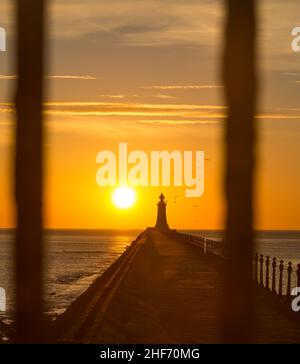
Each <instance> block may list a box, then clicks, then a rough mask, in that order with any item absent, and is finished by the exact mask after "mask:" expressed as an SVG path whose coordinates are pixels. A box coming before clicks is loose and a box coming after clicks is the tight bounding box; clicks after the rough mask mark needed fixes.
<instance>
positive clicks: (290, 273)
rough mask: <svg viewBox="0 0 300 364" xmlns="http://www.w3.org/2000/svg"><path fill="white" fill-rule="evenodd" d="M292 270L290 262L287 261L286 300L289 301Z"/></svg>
mask: <svg viewBox="0 0 300 364" xmlns="http://www.w3.org/2000/svg"><path fill="white" fill-rule="evenodd" d="M292 271H293V268H292V263H291V262H289V266H288V269H287V272H288V278H287V289H286V299H287V301H289V300H290V298H291V276H292Z"/></svg>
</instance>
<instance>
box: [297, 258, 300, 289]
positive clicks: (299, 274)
mask: <svg viewBox="0 0 300 364" xmlns="http://www.w3.org/2000/svg"><path fill="white" fill-rule="evenodd" d="M297 267H298V269H297V287H300V263H299V264H298V265H297Z"/></svg>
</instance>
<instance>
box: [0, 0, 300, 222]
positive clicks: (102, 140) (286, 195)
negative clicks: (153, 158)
mask: <svg viewBox="0 0 300 364" xmlns="http://www.w3.org/2000/svg"><path fill="white" fill-rule="evenodd" d="M166 3H167V4H166ZM261 4H262V5H261V6H260V8H259V15H260V28H259V30H260V32H259V34H260V37H259V49H260V53H259V55H260V58H259V59H260V75H261V91H260V100H259V110H258V113H257V114H258V126H259V132H260V133H259V143H258V147H259V148H258V154H259V157H260V159H259V165H258V173H257V184H256V190H257V198H256V206H257V208H256V227H257V228H259V229H300V222H299V218H298V216H299V206H300V193H299V185H300V172H299V168H298V165H299V162H298V156H299V155H300V146H299V140H300V139H299V137H300V106H299V105H300V100H299V88H300V84H299V82H298V81H299V80H300V63H299V61H300V53H293V52H292V51H291V48H290V43H291V38H290V31H291V29H292V28H293V27H294V26H296V25H297V16H296V15H295V14H299V10H300V5H299V2H298V1H297V0H289V1H286V2H285V4H284V5H283V4H282V2H279V1H277V0H264V1H262V2H261ZM0 14H1V15H0V26H5V27H6V29H7V33H8V52H7V53H5V54H4V53H2V54H0V126H1V134H0V149H1V153H0V199H1V205H0V226H1V227H10V226H13V225H14V218H13V206H14V205H13V197H12V192H13V190H12V178H11V174H12V173H11V163H10V162H11V161H12V143H13V119H14V113H13V109H12V105H11V104H10V102H11V95H12V89H13V84H14V78H15V76H14V75H15V72H14V70H13V68H12V64H13V63H12V59H13V49H12V44H13V42H12V40H13V24H12V21H11V19H12V17H11V9H10V4H9V2H8V1H7V0H6V1H5V0H4V1H3V2H1V5H0ZM50 14H51V19H50V20H51V22H50V25H51V34H50V35H51V37H50V38H51V42H50V47H49V49H48V54H49V57H48V58H49V61H48V71H47V75H48V77H47V79H46V81H47V85H48V87H47V103H46V104H45V118H46V127H47V138H46V141H45V151H46V164H45V225H46V226H47V227H52V228H120V227H122V228H128V227H129V228H135V227H138V228H144V227H145V226H149V225H153V224H154V223H155V217H156V202H157V199H158V195H159V194H160V192H161V191H163V192H164V193H165V195H166V197H167V200H168V219H169V224H170V225H171V227H174V228H194V229H197V228H199V229H216V228H222V226H223V220H224V204H223V200H222V192H223V191H222V164H223V144H222V133H223V125H222V124H223V118H224V115H225V114H226V109H225V108H224V106H223V94H222V93H223V89H222V87H221V83H220V81H219V77H218V76H219V74H220V71H219V68H220V58H219V56H220V53H221V50H222V36H223V34H222V21H223V8H222V7H221V6H220V2H218V1H210V2H207V1H203V2H201V1H193V0H185V1H176V2H175V1H173V2H172V3H171V2H169V1H159V0H148V1H145V2H141V1H134V0H122V1H120V0H113V1H110V2H105V1H94V0H87V1H82V2H80V1H72V0H69V1H65V0H55V1H53V2H52V5H51V7H50ZM75 25H76V26H75ZM298 26H299V24H298ZM119 142H127V143H128V148H129V149H130V150H144V151H145V152H150V151H151V150H169V151H172V150H181V151H184V150H193V151H196V150H203V151H205V158H206V160H205V192H204V195H203V196H202V197H201V198H186V197H185V196H184V188H176V189H175V188H174V187H172V188H165V187H163V188H153V187H144V188H138V189H137V203H136V204H135V206H134V207H132V208H131V209H128V210H120V209H117V208H116V207H114V206H113V204H112V201H111V194H112V189H111V188H100V187H99V186H98V185H97V184H96V172H97V169H98V166H97V164H96V155H97V153H98V152H99V151H101V150H106V149H108V150H113V151H117V148H118V143H119Z"/></svg>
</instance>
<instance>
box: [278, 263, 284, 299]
mask: <svg viewBox="0 0 300 364" xmlns="http://www.w3.org/2000/svg"><path fill="white" fill-rule="evenodd" d="M283 270H284V265H283V260H281V261H280V264H279V286H278V295H279V297H282V281H283Z"/></svg>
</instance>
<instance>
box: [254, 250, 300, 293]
mask: <svg viewBox="0 0 300 364" xmlns="http://www.w3.org/2000/svg"><path fill="white" fill-rule="evenodd" d="M254 281H255V282H256V283H257V284H258V285H259V286H260V287H262V288H264V289H265V290H266V291H268V292H270V293H272V294H274V295H277V296H279V297H285V298H286V300H290V298H291V295H292V289H293V288H295V287H300V263H299V264H297V268H296V267H295V268H294V267H293V263H292V262H288V263H287V264H285V262H284V261H283V260H282V259H281V260H279V259H277V258H275V257H274V258H272V259H271V258H270V257H269V256H266V257H264V256H263V254H258V253H256V254H255V257H254Z"/></svg>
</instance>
